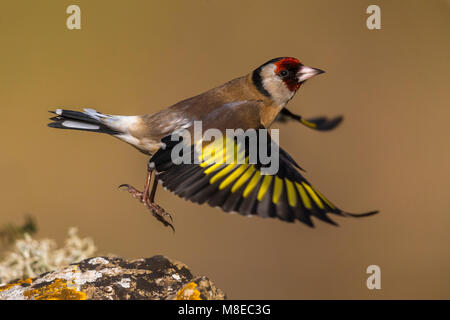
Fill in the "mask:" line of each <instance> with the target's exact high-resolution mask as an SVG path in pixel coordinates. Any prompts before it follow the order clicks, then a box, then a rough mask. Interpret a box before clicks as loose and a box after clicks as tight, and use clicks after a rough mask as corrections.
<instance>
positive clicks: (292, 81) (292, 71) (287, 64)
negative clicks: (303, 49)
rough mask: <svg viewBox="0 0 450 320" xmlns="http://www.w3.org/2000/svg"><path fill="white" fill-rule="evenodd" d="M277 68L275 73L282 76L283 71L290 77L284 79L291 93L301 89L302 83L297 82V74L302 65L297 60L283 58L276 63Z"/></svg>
mask: <svg viewBox="0 0 450 320" xmlns="http://www.w3.org/2000/svg"><path fill="white" fill-rule="evenodd" d="M274 64H275V66H276V69H275V73H276V74H280V72H281V71H282V70H285V71H287V72H288V76H286V77H285V78H283V82H284V83H285V84H286V87H287V88H288V89H289V90H291V91H296V90H297V89H298V88H299V87H300V83H298V81H297V72H298V70H299V69H300V66H301V65H302V64H301V62H300V61H299V60H298V59H296V58H290V57H289V58H283V59H281V60H279V61H277V62H275V63H274Z"/></svg>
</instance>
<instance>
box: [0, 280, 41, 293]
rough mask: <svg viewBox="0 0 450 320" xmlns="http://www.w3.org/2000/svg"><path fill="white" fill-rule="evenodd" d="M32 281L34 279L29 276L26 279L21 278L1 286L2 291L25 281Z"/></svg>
mask: <svg viewBox="0 0 450 320" xmlns="http://www.w3.org/2000/svg"><path fill="white" fill-rule="evenodd" d="M32 282H33V280H32V279H31V278H27V279H25V280H19V281H17V282H12V283H8V284H5V285H4V286H0V292H2V291H6V290H8V289H11V288H12V287H15V286H20V285H22V284H24V283H26V284H31V283H32Z"/></svg>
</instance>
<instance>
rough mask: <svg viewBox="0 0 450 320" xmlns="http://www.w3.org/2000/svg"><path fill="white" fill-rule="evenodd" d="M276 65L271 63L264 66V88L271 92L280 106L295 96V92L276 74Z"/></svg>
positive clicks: (262, 71) (262, 72) (262, 75)
mask: <svg viewBox="0 0 450 320" xmlns="http://www.w3.org/2000/svg"><path fill="white" fill-rule="evenodd" d="M275 70H276V66H275V65H274V64H269V65H267V66H265V67H264V68H262V70H261V78H262V79H263V80H262V84H263V86H264V89H266V90H267V92H269V93H270V95H271V96H272V99H273V100H274V101H275V103H276V104H277V105H279V106H282V105H285V104H286V103H287V102H288V101H289V100H291V99H292V97H293V96H294V92H292V91H291V90H289V89H288V88H287V87H286V85H285V83H284V82H283V80H281V79H280V78H279V77H278V76H277V75H276V74H275Z"/></svg>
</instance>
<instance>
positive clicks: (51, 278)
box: [0, 256, 225, 300]
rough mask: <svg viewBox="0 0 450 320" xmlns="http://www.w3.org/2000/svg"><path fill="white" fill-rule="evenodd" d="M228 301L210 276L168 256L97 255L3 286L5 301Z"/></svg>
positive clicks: (1, 293)
mask: <svg viewBox="0 0 450 320" xmlns="http://www.w3.org/2000/svg"><path fill="white" fill-rule="evenodd" d="M9 299H19V300H48V299H57V300H84V299H94V300H105V299H109V300H115V299H165V300H200V299H211V300H222V299H225V294H224V293H223V291H222V290H220V289H218V288H216V287H215V286H214V284H213V283H212V282H211V281H210V280H209V279H208V278H206V277H204V276H200V277H194V276H193V275H192V273H191V271H190V270H189V268H188V267H187V266H186V265H184V264H183V263H180V262H178V261H173V260H170V259H168V258H167V257H164V256H154V257H152V258H147V259H137V260H132V261H127V260H125V259H122V258H118V257H95V258H89V259H85V260H83V261H80V262H78V263H74V264H71V265H69V266H67V267H65V268H61V269H58V270H55V271H51V272H47V273H43V274H41V275H40V276H38V277H36V278H33V279H31V278H28V279H24V280H18V281H12V282H10V283H8V284H6V285H4V286H0V300H9Z"/></svg>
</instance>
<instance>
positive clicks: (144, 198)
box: [119, 184, 175, 232]
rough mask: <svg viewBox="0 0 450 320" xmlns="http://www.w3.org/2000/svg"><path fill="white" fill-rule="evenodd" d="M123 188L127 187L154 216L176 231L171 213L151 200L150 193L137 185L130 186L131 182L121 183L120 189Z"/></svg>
mask: <svg viewBox="0 0 450 320" xmlns="http://www.w3.org/2000/svg"><path fill="white" fill-rule="evenodd" d="M122 188H125V190H127V191H128V192H129V193H130V194H131V195H132V196H133V198H136V199H138V200H139V201H140V202H141V203H142V204H144V205H145V206H146V207H147V208H148V209H149V210H150V211H151V213H152V214H153V216H154V217H155V218H156V219H158V221H159V222H161V223H162V224H163V225H164V226H166V227H170V228H171V229H172V230H173V231H174V232H175V228H174V227H173V225H172V223H173V219H172V216H171V215H170V213H168V212H167V211H166V210H164V209H163V208H162V207H161V206H159V205H157V204H156V203H154V202H151V201H150V199H149V198H148V194H147V195H146V194H144V193H143V192H141V191H139V190H137V189H136V188H135V187H133V186H130V185H129V184H121V185H120V186H119V189H122ZM165 217H169V218H170V221H171V222H172V223H170V222H168V221H167V220H166V219H165Z"/></svg>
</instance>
